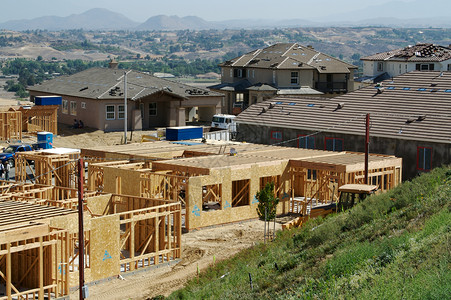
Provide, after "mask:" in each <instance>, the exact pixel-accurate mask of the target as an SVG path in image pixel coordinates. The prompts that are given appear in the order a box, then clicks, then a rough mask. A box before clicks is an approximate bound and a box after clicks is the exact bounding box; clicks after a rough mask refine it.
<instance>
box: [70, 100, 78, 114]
mask: <svg viewBox="0 0 451 300" xmlns="http://www.w3.org/2000/svg"><path fill="white" fill-rule="evenodd" d="M70 114H71V115H73V116H76V115H77V102H76V101H71V102H70Z"/></svg>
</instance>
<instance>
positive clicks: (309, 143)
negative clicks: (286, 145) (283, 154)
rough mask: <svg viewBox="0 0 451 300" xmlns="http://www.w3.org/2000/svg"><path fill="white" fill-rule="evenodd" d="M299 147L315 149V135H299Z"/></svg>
mask: <svg viewBox="0 0 451 300" xmlns="http://www.w3.org/2000/svg"><path fill="white" fill-rule="evenodd" d="M298 148H304V149H314V148H315V137H313V136H306V135H298Z"/></svg>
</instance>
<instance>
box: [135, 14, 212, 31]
mask: <svg viewBox="0 0 451 300" xmlns="http://www.w3.org/2000/svg"><path fill="white" fill-rule="evenodd" d="M213 27H215V26H214V25H213V24H212V23H211V22H208V21H205V20H204V19H201V18H199V17H194V16H188V17H183V18H180V17H178V16H166V15H158V16H153V17H150V18H149V19H147V21H146V22H144V23H142V24H141V25H139V26H138V27H136V29H137V30H184V29H193V30H202V29H211V28H213Z"/></svg>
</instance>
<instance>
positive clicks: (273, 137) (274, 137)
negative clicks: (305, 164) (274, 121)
mask: <svg viewBox="0 0 451 300" xmlns="http://www.w3.org/2000/svg"><path fill="white" fill-rule="evenodd" d="M282 137H283V135H282V131H271V140H278V141H281V140H282Z"/></svg>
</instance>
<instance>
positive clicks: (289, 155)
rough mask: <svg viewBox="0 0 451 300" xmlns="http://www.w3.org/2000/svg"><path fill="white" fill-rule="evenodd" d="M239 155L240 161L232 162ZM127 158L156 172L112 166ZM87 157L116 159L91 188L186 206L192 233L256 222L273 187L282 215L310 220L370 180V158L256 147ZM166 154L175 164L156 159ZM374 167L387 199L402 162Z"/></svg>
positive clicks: (165, 147) (380, 160)
mask: <svg viewBox="0 0 451 300" xmlns="http://www.w3.org/2000/svg"><path fill="white" fill-rule="evenodd" d="M231 148H233V151H234V152H236V153H237V155H234V156H231V155H227V153H228V152H229V151H230V150H231ZM132 149H134V150H132ZM127 151H132V153H133V155H134V156H135V157H140V158H141V159H142V160H145V159H146V158H147V160H148V162H149V164H148V165H146V166H145V167H144V163H143V162H140V163H137V162H134V163H132V162H124V161H121V162H120V163H113V162H112V161H113V160H114V159H113V157H114V156H115V155H125V152H127ZM84 153H89V154H90V155H94V154H96V155H98V156H99V157H101V158H105V157H109V159H110V162H104V163H96V164H92V165H90V166H89V170H90V177H89V179H88V182H89V184H90V187H91V188H94V187H97V188H98V189H99V190H103V191H106V192H117V191H118V190H124V189H126V191H127V194H131V195H137V196H144V197H150V198H156V199H164V200H172V201H178V202H180V203H181V204H182V208H183V209H184V212H183V215H184V218H183V220H184V222H183V227H184V228H185V229H186V230H191V229H194V228H200V227H205V226H211V225H217V224H223V223H229V222H235V221H241V220H246V219H252V218H256V217H257V213H256V208H257V205H258V201H257V199H256V198H255V195H256V193H257V192H258V191H259V190H261V188H262V187H263V186H264V185H265V184H266V183H268V182H274V184H275V189H274V193H275V195H276V196H277V197H278V198H279V199H280V203H279V206H278V214H284V213H289V212H294V213H298V214H302V215H309V214H310V209H311V208H313V207H314V206H317V205H324V204H327V203H330V202H334V201H336V200H337V196H338V187H339V186H341V185H343V184H347V183H360V182H361V181H362V180H363V173H364V155H363V154H362V153H352V152H331V151H322V150H311V149H296V148H289V147H276V146H267V145H255V144H239V143H232V144H225V145H224V144H222V145H221V144H216V145H212V144H203V143H199V144H197V143H193V144H186V145H184V144H183V143H179V144H174V143H169V142H163V141H158V142H152V143H141V144H136V147H135V148H134V147H133V145H127V146H115V147H109V148H108V149H105V152H102V151H101V150H100V149H87V150H85V149H82V155H84ZM163 153H164V156H165V157H167V159H163V158H160V159H155V158H156V157H158V156H159V155H161V154H163ZM175 153H178V154H181V155H180V156H176V155H175ZM369 166H370V171H369V176H370V180H371V181H372V182H373V183H374V184H377V185H379V187H380V189H381V190H382V191H385V190H388V189H391V188H393V187H394V186H396V185H397V184H398V183H400V182H401V159H399V158H396V157H393V156H383V155H373V154H372V155H370V160H369ZM138 181H139V182H140V184H139V185H137V184H136V182H138Z"/></svg>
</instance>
